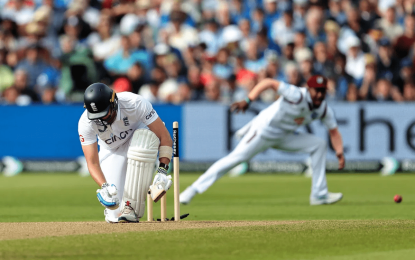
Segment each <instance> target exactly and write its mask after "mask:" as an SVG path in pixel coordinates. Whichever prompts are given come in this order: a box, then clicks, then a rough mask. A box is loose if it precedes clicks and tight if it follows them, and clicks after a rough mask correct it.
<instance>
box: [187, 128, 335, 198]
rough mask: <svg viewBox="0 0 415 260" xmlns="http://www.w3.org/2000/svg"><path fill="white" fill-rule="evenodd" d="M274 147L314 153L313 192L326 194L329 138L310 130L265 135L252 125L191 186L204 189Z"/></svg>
mask: <svg viewBox="0 0 415 260" xmlns="http://www.w3.org/2000/svg"><path fill="white" fill-rule="evenodd" d="M268 148H273V149H277V150H282V151H292V152H303V153H308V154H310V155H311V167H312V169H313V177H312V188H311V196H312V197H320V196H324V195H326V194H327V192H328V190H327V181H326V171H325V167H326V152H327V142H326V141H325V140H323V139H321V138H319V137H316V136H314V135H311V134H302V133H301V134H294V133H293V134H282V135H281V137H279V138H276V139H266V138H264V137H262V136H261V135H260V134H259V131H258V130H256V129H254V128H253V127H251V129H250V130H249V131H248V133H247V134H245V136H244V137H243V138H242V140H241V141H240V143H239V144H238V145H237V146H236V148H235V150H233V151H232V152H231V153H230V154H229V155H227V156H226V157H224V158H222V159H220V160H219V161H217V162H215V163H214V164H213V165H212V166H211V167H210V168H209V169H208V170H207V171H206V172H205V173H204V174H203V175H202V176H200V177H199V178H198V179H197V180H196V181H195V182H194V183H193V184H192V185H191V186H192V188H194V189H195V190H196V191H197V192H198V193H202V192H205V191H206V190H207V189H208V188H209V187H210V186H211V185H213V183H215V181H217V180H218V179H219V178H221V177H222V176H223V175H224V174H225V173H227V172H228V171H229V170H230V169H232V168H233V167H235V166H236V165H238V164H240V163H242V162H244V161H249V160H250V159H251V158H252V157H254V156H255V155H256V154H258V153H260V152H262V151H265V150H267V149H268Z"/></svg>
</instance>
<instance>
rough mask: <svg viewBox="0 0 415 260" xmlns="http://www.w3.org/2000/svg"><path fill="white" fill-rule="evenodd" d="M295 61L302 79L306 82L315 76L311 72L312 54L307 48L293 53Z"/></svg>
mask: <svg viewBox="0 0 415 260" xmlns="http://www.w3.org/2000/svg"><path fill="white" fill-rule="evenodd" d="M295 61H296V62H297V64H298V65H299V67H300V72H301V75H302V78H303V79H305V80H306V81H307V80H308V79H309V78H310V77H311V76H312V75H313V74H315V73H314V71H313V53H312V52H311V51H310V49H308V48H302V49H299V50H297V51H296V52H295Z"/></svg>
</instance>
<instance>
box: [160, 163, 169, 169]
mask: <svg viewBox="0 0 415 260" xmlns="http://www.w3.org/2000/svg"><path fill="white" fill-rule="evenodd" d="M159 167H162V168H164V169H165V170H166V171H168V170H169V165H168V164H165V163H159Z"/></svg>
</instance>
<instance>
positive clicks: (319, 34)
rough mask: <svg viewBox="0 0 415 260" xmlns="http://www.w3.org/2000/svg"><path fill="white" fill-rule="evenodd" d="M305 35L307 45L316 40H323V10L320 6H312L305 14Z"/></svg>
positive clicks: (312, 44)
mask: <svg viewBox="0 0 415 260" xmlns="http://www.w3.org/2000/svg"><path fill="white" fill-rule="evenodd" d="M306 26H307V30H306V35H307V39H308V45H309V46H310V47H313V46H314V44H315V43H316V42H318V41H325V40H326V34H325V33H324V30H323V11H322V10H321V9H320V8H316V7H314V8H312V9H310V10H309V11H308V13H307V16H306Z"/></svg>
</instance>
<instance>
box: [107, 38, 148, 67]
mask: <svg viewBox="0 0 415 260" xmlns="http://www.w3.org/2000/svg"><path fill="white" fill-rule="evenodd" d="M136 62H139V63H141V64H148V65H149V63H150V57H149V55H148V53H147V52H141V51H133V50H131V45H130V39H129V38H128V37H127V36H125V35H123V36H122V37H121V50H119V51H118V52H117V53H116V54H114V55H113V56H111V57H109V58H107V59H106V60H105V61H104V66H105V68H106V69H107V70H108V71H109V72H110V73H112V74H113V75H125V74H126V73H127V71H128V70H129V69H130V68H131V67H132V66H133V65H134V64H135V63H136ZM148 69H150V68H148Z"/></svg>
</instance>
